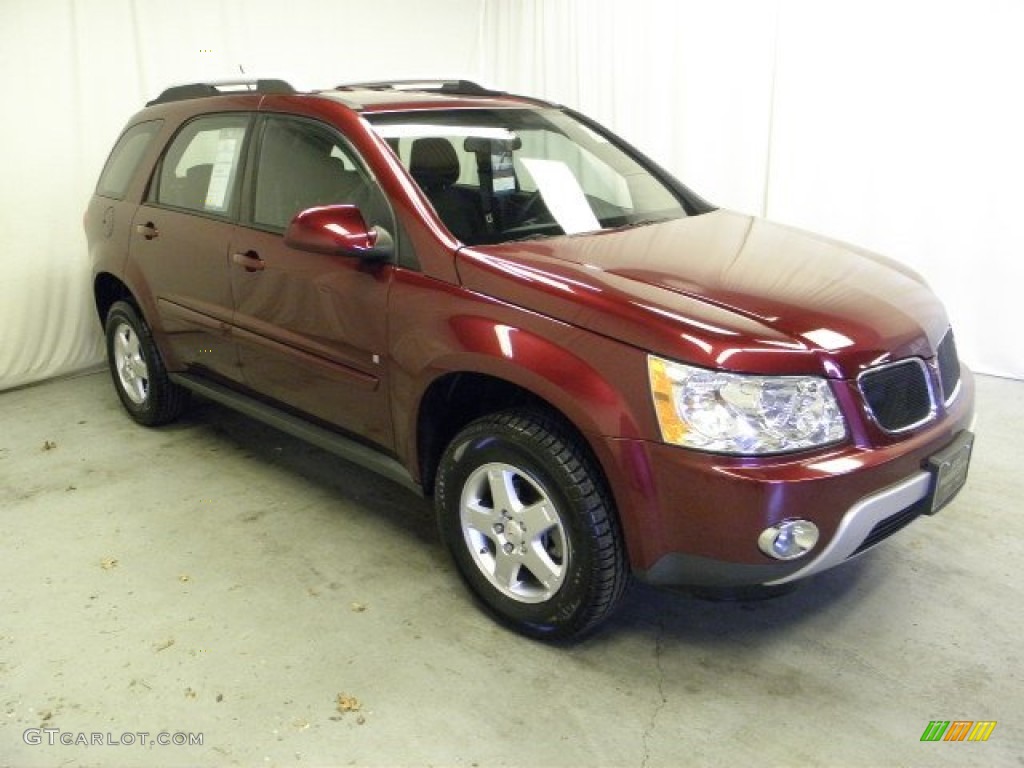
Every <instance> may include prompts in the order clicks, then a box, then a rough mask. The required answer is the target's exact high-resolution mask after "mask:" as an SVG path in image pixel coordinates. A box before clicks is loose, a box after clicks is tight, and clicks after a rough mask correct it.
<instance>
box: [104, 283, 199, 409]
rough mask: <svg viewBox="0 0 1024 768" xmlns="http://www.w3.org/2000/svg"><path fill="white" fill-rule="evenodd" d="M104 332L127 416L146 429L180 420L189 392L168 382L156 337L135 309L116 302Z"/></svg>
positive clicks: (110, 361)
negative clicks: (155, 340) (154, 338)
mask: <svg viewBox="0 0 1024 768" xmlns="http://www.w3.org/2000/svg"><path fill="white" fill-rule="evenodd" d="M105 330H106V337H107V363H108V365H109V366H110V374H111V377H112V378H113V379H114V389H115V390H117V396H118V397H119V398H120V399H121V403H122V405H124V408H125V410H126V411H128V415H130V416H131V417H132V418H133V419H134V420H135V421H137V422H138V423H139V424H143V425H145V426H147V427H155V426H158V425H160V424H166V423H168V422H170V421H174V420H175V419H176V418H178V416H179V415H181V412H182V411H183V410H184V409H185V406H186V405H187V403H188V391H187V390H185V389H183V388H182V387H179V386H178V385H177V384H175V383H174V382H172V381H171V380H170V379H169V378H168V376H167V370H166V369H165V368H164V363H163V360H161V358H160V352H159V351H158V350H157V348H156V344H154V343H153V334H152V332H151V331H150V330H149V326H148V325H146V322H145V320H143V319H142V317H141V315H140V314H139V313H138V311H137V310H136V309H135V307H133V306H132V305H131V304H129V303H128V302H126V301H118V302H115V303H114V305H113V306H111V308H110V311H109V312H108V313H107V322H106V327H105Z"/></svg>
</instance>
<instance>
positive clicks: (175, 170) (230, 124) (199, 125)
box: [152, 114, 249, 216]
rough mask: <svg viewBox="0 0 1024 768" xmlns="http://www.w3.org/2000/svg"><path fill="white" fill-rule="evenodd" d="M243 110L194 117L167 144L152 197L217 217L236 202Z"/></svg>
mask: <svg viewBox="0 0 1024 768" xmlns="http://www.w3.org/2000/svg"><path fill="white" fill-rule="evenodd" d="M248 124H249V116H248V115H246V114H231V115H211V116H209V117H201V118H198V119H197V120H193V121H192V122H191V123H189V124H188V125H186V126H185V127H184V128H183V129H182V130H181V132H180V133H179V134H178V135H177V136H176V137H175V139H174V141H172V142H171V145H170V147H168V149H167V154H166V155H164V159H163V162H162V163H161V164H160V174H159V177H158V180H157V184H156V187H155V189H154V191H153V194H152V199H153V200H154V201H155V202H157V203H159V204H161V205H171V206H174V207H175V208H186V209H188V210H192V211H197V212H200V213H209V214H213V215H217V216H223V215H227V214H228V213H229V212H230V211H231V208H232V206H233V205H234V201H235V197H236V196H237V191H236V190H237V187H238V180H239V160H240V158H241V156H242V145H243V143H244V142H245V131H246V127H247V126H248Z"/></svg>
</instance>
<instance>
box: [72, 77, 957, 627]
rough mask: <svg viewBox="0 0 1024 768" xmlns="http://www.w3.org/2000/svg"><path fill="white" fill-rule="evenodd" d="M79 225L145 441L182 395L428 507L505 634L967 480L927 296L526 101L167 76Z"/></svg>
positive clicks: (829, 547)
mask: <svg viewBox="0 0 1024 768" xmlns="http://www.w3.org/2000/svg"><path fill="white" fill-rule="evenodd" d="M85 226H86V232H87V235H88V240H89V249H90V252H91V255H92V261H93V265H94V275H95V280H94V290H95V297H96V308H97V311H98V313H99V317H100V321H101V322H102V323H103V325H104V327H105V330H106V339H107V349H108V354H109V360H110V368H111V372H112V374H113V380H114V385H115V388H116V390H117V393H118V395H119V396H120V399H121V401H122V402H123V403H124V406H125V408H126V409H127V410H128V413H129V414H131V416H132V417H133V418H134V419H135V420H136V421H138V422H140V423H142V424H146V425H157V424H162V423H165V422H168V421H170V420H172V419H174V418H175V417H176V416H177V415H178V414H179V413H180V412H181V410H182V408H183V407H184V406H185V404H186V401H187V398H188V395H189V394H190V393H196V394H198V395H200V396H202V397H205V398H210V399H212V400H216V401H219V402H221V403H224V404H227V405H229V406H231V407H233V408H237V409H239V410H241V411H243V412H245V413H247V414H250V415H252V416H254V417H256V418H259V419H262V420H264V421H266V422H268V423H270V424H272V425H274V426H275V427H278V428H280V429H283V430H285V431H288V432H291V433H293V434H297V435H300V436H302V437H304V438H306V439H308V440H310V441H312V442H314V443H316V444H317V445H320V446H322V447H324V448H327V449H329V450H332V451H335V452H337V453H339V454H341V455H342V456H345V457H346V458H348V459H349V460H352V461H355V462H358V463H360V464H362V465H365V466H367V467H370V468H372V469H374V470H376V471H379V472H382V473H384V474H386V475H388V476H389V477H392V478H394V479H396V480H398V481H400V482H404V483H406V484H408V485H411V486H413V487H415V488H417V489H418V490H420V491H421V492H422V493H424V494H426V495H428V496H430V495H432V496H433V498H434V502H435V505H436V509H437V516H438V523H439V527H440V531H441V535H442V538H443V539H444V541H445V543H446V545H447V546H448V548H449V549H450V551H451V553H452V556H453V558H454V560H455V563H456V565H457V567H458V570H459V572H460V573H461V575H462V577H463V578H464V579H465V581H466V582H467V583H468V585H469V587H470V588H471V589H472V590H473V592H474V593H475V594H476V596H477V597H478V598H479V599H480V601H481V602H482V603H483V605H485V606H486V607H487V608H488V609H490V611H492V612H493V613H494V614H495V615H496V616H497V617H498V618H500V619H501V620H503V621H505V622H507V623H508V624H510V625H512V626H513V627H515V628H516V629H518V630H519V631H521V632H524V633H526V634H528V635H532V636H537V637H548V638H567V637H572V636H575V635H578V634H579V633H581V632H583V631H585V630H587V629H589V628H592V627H594V626H595V625H596V624H597V623H598V622H600V621H601V620H602V619H604V618H606V617H607V616H608V615H609V614H610V612H611V611H612V610H613V608H614V606H615V605H616V603H617V601H618V599H619V597H620V595H621V594H622V591H623V587H624V585H625V583H626V580H627V575H628V574H629V573H630V572H632V573H633V574H636V575H637V576H638V577H640V578H641V579H643V580H645V581H647V582H650V583H654V584H661V585H686V586H691V587H703V588H743V587H757V586H761V585H783V584H787V583H789V582H792V581H794V580H797V579H802V578H804V577H807V576H809V575H811V574H813V573H817V572H819V571H822V570H824V569H826V568H830V567H832V566H834V565H837V564H839V563H842V562H844V561H845V560H848V559H850V558H851V557H854V556H856V555H858V554H860V553H861V552H863V551H865V550H866V549H868V548H869V547H871V546H873V545H875V544H876V543H878V542H879V541H881V540H882V539H884V538H886V537H887V536H889V535H890V534H892V533H894V532H895V531H897V530H899V529H900V528H901V527H903V526H904V525H906V524H907V523H909V522H911V521H912V520H913V519H914V518H916V517H917V516H919V515H921V514H932V513H934V512H936V511H937V510H938V509H939V508H941V507H942V506H943V505H945V504H946V503H947V502H949V501H950V499H951V498H953V496H954V495H955V494H956V493H957V491H958V490H959V489H960V487H961V486H962V485H963V483H964V481H965V478H966V475H967V466H968V462H969V459H970V452H971V445H972V435H971V432H970V431H969V427H970V425H971V420H972V418H973V399H974V393H973V383H972V378H971V375H970V373H969V371H967V370H966V369H965V368H964V367H962V366H961V365H960V363H959V362H958V359H957V352H956V346H955V344H954V341H953V333H952V331H951V330H950V327H949V322H948V320H947V317H946V314H945V312H944V310H943V307H942V305H941V304H940V303H939V301H938V300H937V299H936V298H935V296H934V295H933V294H932V292H931V291H930V290H929V289H928V287H927V286H926V285H925V283H924V281H923V280H922V279H921V278H920V277H919V276H918V275H916V274H915V273H914V272H912V271H911V270H909V269H907V268H906V267H904V266H901V265H900V264H897V263H895V262H892V261H889V260H887V259H884V258H882V257H879V256H876V255H873V254H870V253H866V252H864V251H861V250H859V249H856V248H853V247H850V246H848V245H843V244H841V243H837V242H834V241H832V240H827V239H825V238H822V237H818V236H815V235H811V234H807V233H805V232H800V231H796V230H794V229H790V228H787V227H783V226H779V225H777V224H772V223H769V222H766V221H762V220H760V219H756V218H753V217H750V216H745V215H741V214H738V213H733V212H730V211H725V210H717V209H715V208H713V207H712V206H710V205H708V204H707V203H706V202H704V201H703V200H701V199H700V198H699V197H697V196H696V195H694V194H693V193H692V192H690V191H689V190H688V189H687V188H686V187H684V186H683V185H681V184H680V183H679V182H678V181H676V180H675V179H673V178H672V177H671V176H670V175H669V174H668V173H666V172H665V171H664V170H662V169H661V168H659V167H658V166H656V165H655V164H654V163H652V162H651V161H650V160H649V159H647V158H646V157H644V156H643V155H642V154H641V153H639V152H638V151H637V150H635V149H634V148H632V147H630V146H628V145H627V144H625V143H624V142H623V141H622V140H620V139H618V138H616V137H615V136H614V135H612V134H611V133H609V132H608V131H607V130H605V129H604V128H602V127H601V126H600V125H598V124H597V123H595V122H593V121H592V120H589V119H587V118H586V117H583V116H582V115H579V114H577V113H575V112H573V111H572V110H570V109H566V108H564V107H559V106H556V105H553V104H549V103H545V102H542V101H538V100H536V99H530V98H523V97H519V96H510V95H508V94H504V93H499V92H495V91H490V90H487V89H484V88H481V87H480V86H478V85H475V84H473V83H469V82H465V81H457V82H422V83H366V84H361V85H348V86H341V87H339V88H337V89H335V90H332V91H324V92H317V93H297V92H295V91H294V90H293V89H292V88H291V87H290V86H288V84H287V83H284V82H281V81H274V80H260V81H255V82H250V83H245V84H241V83H199V84H192V85H185V86H176V87H174V88H169V89H168V90H166V91H165V92H164V93H163V94H161V96H160V97H159V98H157V99H156V100H155V101H153V102H151V103H150V104H149V105H148V106H147V107H146V109H144V110H142V111H141V112H139V113H138V114H137V115H135V116H134V117H133V118H132V119H131V120H130V121H129V123H128V126H127V127H126V128H125V130H124V133H122V135H121V137H120V138H119V140H118V141H117V143H116V145H115V146H114V149H113V151H112V153H111V155H110V158H109V160H108V161H107V164H106V166H105V168H104V169H103V173H102V175H101V176H100V180H99V183H98V185H97V188H96V193H95V195H94V196H93V198H92V201H91V203H90V205H89V209H88V211H87V213H86V218H85Z"/></svg>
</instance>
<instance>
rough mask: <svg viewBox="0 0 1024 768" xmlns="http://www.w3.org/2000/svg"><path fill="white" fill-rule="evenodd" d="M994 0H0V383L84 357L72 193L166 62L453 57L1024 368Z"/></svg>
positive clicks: (299, 75)
mask: <svg viewBox="0 0 1024 768" xmlns="http://www.w3.org/2000/svg"><path fill="white" fill-rule="evenodd" d="M1022 37H1024V2H1020V1H1019V0H975V1H974V2H971V3H966V2H942V0H933V1H932V2H923V1H920V2H919V1H917V0H888V2H880V1H879V0H861V1H860V2H856V3H854V2H838V0H836V1H835V2H832V1H830V0H817V1H815V0H718V1H717V2H713V3H709V2H706V0H705V2H698V1H696V0H634V2H633V3H630V4H622V3H620V2H615V0H431V2H429V3H423V2H415V1H414V0H377V1H376V2H373V3H369V2H365V0H292V2H289V3H283V2H280V0H274V1H273V2H272V1H271V0H178V1H177V2H174V3H167V2H165V1H164V0H134V1H133V0H63V1H62V2H59V1H58V0H0V93H2V94H3V97H4V104H5V110H4V118H5V119H4V120H2V121H0V160H2V163H3V166H2V167H3V169H4V174H3V179H2V182H0V196H2V197H0V202H2V205H0V232H2V233H3V235H4V237H5V241H6V246H7V247H6V248H4V249H3V250H2V251H0V270H2V271H0V274H2V275H3V277H2V278H0V390H2V389H6V388H10V387H14V386H19V385H21V384H25V383H29V382H32V381H38V380H41V379H45V378H48V377H51V376H56V375H60V374H63V373H69V372H73V371H76V370H81V369H83V368H86V367H89V366H92V365H95V364H97V363H99V362H101V360H102V358H103V351H102V343H101V337H100V332H99V324H98V322H97V320H96V318H95V316H94V312H93V308H92V300H91V297H90V293H89V284H88V283H89V277H88V275H89V268H88V261H87V253H86V247H85V240H84V236H83V235H82V231H81V216H82V213H83V212H84V209H85V205H86V202H87V200H88V197H89V194H90V193H91V191H92V188H93V185H94V184H95V180H96V177H97V175H98V174H99V170H100V168H101V167H102V164H103V162H104V160H105V159H106V154H107V152H108V151H109V149H110V146H111V145H112V143H113V141H114V139H115V138H116V136H117V134H118V132H119V131H120V129H121V128H122V126H123V125H124V123H125V121H126V120H127V119H128V117H129V116H130V115H131V114H133V113H134V112H135V111H137V110H138V109H139V108H141V106H142V105H143V104H144V103H145V101H147V100H148V99H151V98H153V97H154V96H155V95H156V94H157V93H159V92H160V90H162V89H163V88H164V87H165V86H166V85H168V84H172V83H180V82H187V81H196V80H203V79H208V78H217V79H219V78H225V77H231V76H234V75H236V74H238V73H239V67H240V66H241V67H244V69H245V72H246V73H247V74H249V75H254V76H255V75H260V76H268V77H281V78H283V79H287V80H289V81H291V82H292V83H293V84H294V85H296V86H297V87H329V86H331V85H334V84H337V83H339V82H344V81H353V80H362V79H374V80H375V79H387V78H410V77H413V78H417V77H468V78H476V79H481V80H482V81H484V82H485V83H486V84H489V85H493V86H495V87H499V88H503V89H507V90H511V91H517V92H523V93H528V94H531V95H537V96H542V97H547V98H550V99H552V100H554V101H559V102H562V103H565V104H567V105H569V106H573V107H575V108H578V109H580V110H581V111H583V112H586V113H589V114H590V115H592V116H593V117H596V118H597V119H599V120H600V121H601V122H603V123H605V124H606V125H608V126H609V127H611V128H612V129H613V130H615V131H616V132H618V133H620V134H621V135H623V136H624V137H625V138H627V139H628V140H629V141H631V142H632V143H634V144H635V145H637V146H638V147H639V148H641V149H642V150H644V151H645V152H646V153H647V154H649V155H650V156H652V157H653V158H654V159H656V160H657V161H658V162H659V163H661V164H662V165H663V166H665V167H667V168H668V169H669V170H671V171H672V172H673V173H675V174H676V175H677V176H679V177H680V178H681V179H682V180H683V181H684V182H686V183H687V184H688V185H690V186H691V187H692V188H694V189H695V190H696V191H697V192H699V193H700V194H702V195H703V196H704V197H706V198H707V199H709V200H710V201H712V202H713V203H715V204H718V205H722V206H725V207H730V208H735V209H737V210H741V211H744V212H749V213H755V214H759V215H767V216H768V217H770V218H773V219H776V220H779V221H782V222H784V223H789V224H793V225H796V226H799V227H804V228H807V229H811V230H815V231H818V232H821V233H823V234H826V235H829V236H832V237H836V238H839V239H843V240H847V241H850V242H853V243H856V244H858V245H862V246H866V247H868V248H872V249H874V250H877V251H880V252H883V253H886V254H887V255H889V256H892V257H894V258H896V259H899V260H901V261H903V262H906V263H907V264H909V265H911V266H912V267H914V268H915V269H917V270H918V271H920V272H921V273H922V274H924V275H925V277H926V278H927V279H928V280H929V282H930V283H931V284H932V286H933V287H934V288H935V289H936V291H937V292H938V293H939V294H940V296H942V298H943V299H944V301H945V302H946V305H947V308H948V309H949V311H950V314H951V316H952V319H953V322H954V325H955V327H956V330H957V335H958V341H959V345H960V350H961V355H962V356H963V357H964V358H965V359H966V360H967V362H968V363H969V364H971V365H972V366H973V367H974V368H975V369H976V370H979V371H984V372H989V373H995V374H999V375H1006V376H1013V377H1017V378H1024V342H1022V341H1020V339H1019V338H1017V337H1016V335H1015V333H1014V331H1015V329H1016V328H1018V327H1021V326H1022V325H1024V322H1022V321H1024V309H1022V302H1021V301H1020V300H1018V299H1017V296H1016V284H1017V282H1018V279H1017V278H1018V276H1019V275H1021V274H1022V272H1024V269H1022V268H1021V266H1019V264H1020V261H1021V260H1022V258H1024V231H1022V229H1021V228H1020V227H1018V226H1017V218H1018V217H1019V216H1020V212H1021V211H1024V184H1022V183H1021V179H1022V178H1024V140H1022V137H1024V105H1022V97H1021V94H1022V93H1024V46H1021V45H1020V44H1019V40H1020V39H1022Z"/></svg>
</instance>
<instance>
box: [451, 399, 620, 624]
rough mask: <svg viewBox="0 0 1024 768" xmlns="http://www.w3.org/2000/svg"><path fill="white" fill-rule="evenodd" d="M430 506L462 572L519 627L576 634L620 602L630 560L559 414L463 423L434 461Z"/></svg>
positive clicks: (589, 466)
mask: <svg viewBox="0 0 1024 768" xmlns="http://www.w3.org/2000/svg"><path fill="white" fill-rule="evenodd" d="M435 503H436V506H437V512H438V523H439V526H440V529H441V534H442V537H443V538H444V540H445V542H446V544H447V546H448V548H449V549H450V551H451V553H452V556H453V558H454V560H455V563H456V565H457V566H458V568H459V572H460V574H461V575H462V577H463V578H464V579H465V581H466V582H467V584H468V585H469V586H470V587H471V589H472V590H473V591H474V593H475V594H476V595H477V597H478V598H479V599H480V600H481V601H482V602H483V604H484V605H485V606H486V607H487V608H489V609H490V610H491V611H492V612H493V613H494V614H495V615H497V616H498V618H500V619H502V620H503V621H505V622H506V623H508V624H510V625H512V626H513V627H514V628H515V629H517V630H518V631H520V632H523V633H524V634H527V635H531V636H534V637H545V638H551V639H565V638H570V637H575V636H578V635H580V634H581V633H583V632H585V631H586V630H588V629H590V628H591V627H593V626H595V625H596V624H598V623H599V622H600V621H602V620H603V619H605V618H606V617H607V616H608V615H609V614H610V613H611V611H612V610H613V609H614V607H615V605H616V603H617V602H618V599H619V597H620V596H621V594H622V590H623V587H624V586H625V582H626V575H627V567H626V558H625V553H624V551H623V547H622V537H621V535H620V533H619V527H618V521H617V518H616V516H615V511H614V508H613V506H612V502H611V497H610V495H609V494H608V492H607V490H606V489H605V486H604V482H603V479H602V476H601V475H600V473H599V471H598V470H597V467H596V463H595V462H594V460H593V458H592V457H591V456H590V454H589V452H588V451H587V449H586V448H585V447H584V445H583V443H582V441H581V440H580V439H579V438H578V437H577V436H576V435H575V434H574V433H572V432H571V430H569V429H568V428H567V427H566V426H564V425H563V424H562V422H561V421H559V420H557V419H556V418H554V417H552V416H550V415H547V414H545V413H543V412H539V411H525V410H524V411H520V410H514V411H505V412H501V413H497V414H492V415H489V416H485V417H483V418H481V419H478V420H477V421H474V422H472V423H471V424H469V425H468V426H467V427H466V428H465V429H463V430H462V431H461V432H460V433H459V434H458V435H457V436H456V437H455V439H454V440H452V442H451V443H450V445H449V446H448V449H447V450H446V451H445V454H444V456H443V457H442V459H441V464H440V466H439V468H438V476H437V483H436V488H435Z"/></svg>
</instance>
